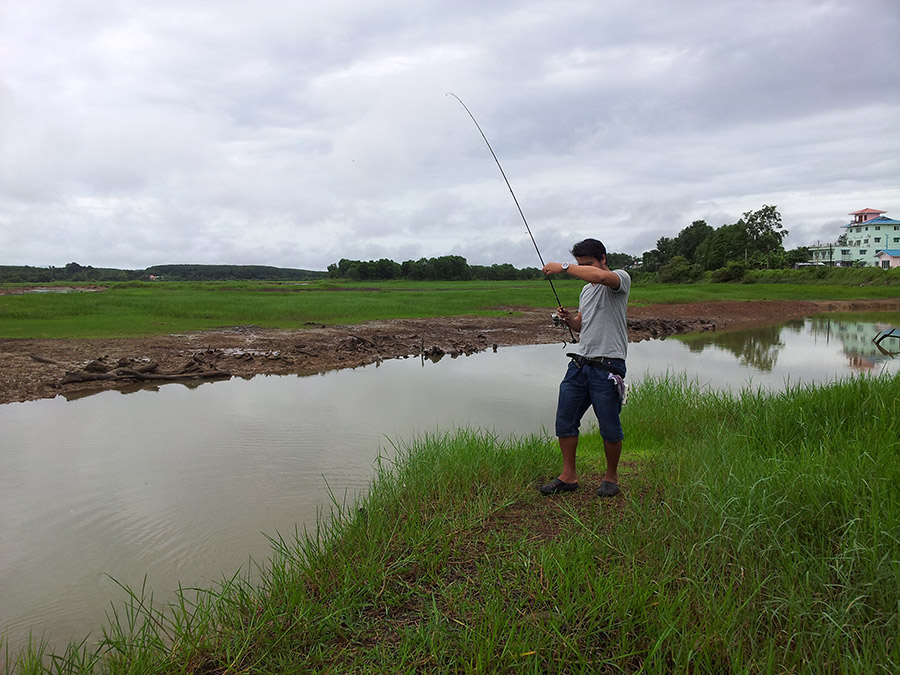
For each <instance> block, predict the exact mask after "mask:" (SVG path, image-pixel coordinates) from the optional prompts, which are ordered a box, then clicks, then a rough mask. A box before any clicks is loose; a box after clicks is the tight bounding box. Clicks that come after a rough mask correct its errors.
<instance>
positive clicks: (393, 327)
mask: <svg viewBox="0 0 900 675" xmlns="http://www.w3.org/2000/svg"><path fill="white" fill-rule="evenodd" d="M875 310H890V311H900V299H894V300H854V301H841V302H838V301H834V302H830V301H829V302H807V301H802V302H801V301H796V302H776V301H752V302H709V303H690V304H681V305H653V306H644V307H631V308H629V315H628V328H629V339H630V340H631V341H632V342H636V341H640V340H646V339H650V338H657V337H665V336H668V335H674V334H677V333H685V332H690V331H701V330H704V331H705V330H723V329H726V328H728V329H734V328H740V327H746V326H749V325H754V324H765V323H776V322H780V321H785V320H788V319H793V318H798V317H802V316H809V315H811V314H815V313H818V312H827V311H875ZM549 314H550V310H535V309H525V310H522V309H514V308H509V310H508V311H507V314H506V315H504V316H497V317H471V316H468V317H450V318H438V319H402V320H388V321H372V322H369V323H364V324H359V325H355V326H337V327H334V326H331V327H325V326H309V327H307V328H305V329H302V330H291V331H287V330H273V329H264V328H259V327H255V326H238V327H234V328H228V329H222V330H216V331H203V332H199V333H189V334H185V335H161V336H155V337H144V338H117V339H91V340H14V339H0V403H10V402H15V401H28V400H34V399H40V398H52V397H54V396H57V395H62V396H65V397H66V398H78V397H80V396H86V395H88V394H91V393H95V392H97V391H102V390H104V389H120V390H125V389H134V388H140V387H147V386H157V385H159V384H163V383H166V382H171V381H182V382H190V381H198V382H199V381H204V380H215V379H226V378H229V377H252V376H254V375H261V374H277V375H285V374H301V375H307V374H312V373H317V372H322V371H326V370H335V369H338V368H352V367H356V366H362V365H366V364H369V363H374V362H376V361H379V360H386V359H393V358H406V357H419V358H439V357H441V356H443V355H450V356H458V355H460V354H472V353H475V352H478V351H482V350H485V349H493V348H496V347H505V346H510V345H524V344H546V343H552V342H562V341H563V340H564V339H565V338H566V337H568V334H567V333H566V332H565V331H564V329H563V328H558V327H555V326H553V325H552V323H551V321H550V317H549Z"/></svg>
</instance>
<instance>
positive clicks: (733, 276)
mask: <svg viewBox="0 0 900 675" xmlns="http://www.w3.org/2000/svg"><path fill="white" fill-rule="evenodd" d="M746 278H747V265H746V264H744V263H743V262H740V261H737V260H732V261H731V262H730V263H728V264H727V265H725V267H720V268H719V269H717V270H715V271H714V272H713V273H712V281H713V283H715V284H728V283H739V282H742V281H744V280H745V279H746Z"/></svg>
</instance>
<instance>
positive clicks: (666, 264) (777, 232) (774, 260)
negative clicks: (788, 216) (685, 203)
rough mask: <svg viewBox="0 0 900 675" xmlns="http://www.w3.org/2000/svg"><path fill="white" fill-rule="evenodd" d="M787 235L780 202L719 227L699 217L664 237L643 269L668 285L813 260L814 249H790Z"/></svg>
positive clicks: (734, 277) (647, 255) (735, 277)
mask: <svg viewBox="0 0 900 675" xmlns="http://www.w3.org/2000/svg"><path fill="white" fill-rule="evenodd" d="M787 234H788V231H787V230H786V229H784V226H783V225H782V224H781V214H780V213H779V212H778V208H777V207H775V206H768V205H763V206H762V207H761V208H760V209H759V210H757V211H747V212H746V213H744V215H743V216H741V218H740V220H738V221H737V222H736V223H732V224H730V225H722V226H721V227H718V228H714V227H712V226H710V225H707V224H706V221H704V220H695V221H694V222H693V223H691V225H690V226H689V227H686V228H684V229H683V230H681V232H679V233H678V236H676V237H674V238H672V237H660V238H659V239H658V240H657V241H656V248H655V249H653V250H652V251H647V252H645V253H644V255H643V256H642V259H641V262H642V269H643V272H644V274H645V276H646V278H648V280H651V281H659V282H662V283H682V284H683V283H691V282H694V281H700V280H701V279H703V278H709V279H710V280H711V281H714V282H730V281H731V282H733V281H741V280H743V279H745V278H746V275H747V273H748V272H749V271H750V270H762V269H786V268H790V267H793V266H794V265H796V264H797V263H805V262H807V261H808V260H809V249H808V248H805V247H800V248H796V249H793V250H791V251H787V250H785V248H784V246H783V245H782V242H783V241H784V238H785V237H786V236H787Z"/></svg>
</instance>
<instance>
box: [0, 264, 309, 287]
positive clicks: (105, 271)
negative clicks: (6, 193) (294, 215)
mask: <svg viewBox="0 0 900 675" xmlns="http://www.w3.org/2000/svg"><path fill="white" fill-rule="evenodd" d="M325 276H326V273H325V272H317V271H312V270H298V269H290V268H284V267H268V266H266V265H154V266H153V267H148V268H146V269H143V270H122V269H115V268H109V267H91V266H90V265H87V266H85V265H79V264H78V263H77V262H71V263H69V264H68V265H66V266H65V267H30V266H27V265H23V266H17V265H0V283H25V284H46V283H53V282H55V281H80V282H115V281H150V280H154V279H159V280H165V281H313V280H315V279H322V278H324V277H325Z"/></svg>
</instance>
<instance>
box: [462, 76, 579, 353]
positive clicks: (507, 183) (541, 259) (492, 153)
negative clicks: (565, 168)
mask: <svg viewBox="0 0 900 675" xmlns="http://www.w3.org/2000/svg"><path fill="white" fill-rule="evenodd" d="M447 96H452V97H453V98H455V99H456V100H457V101H459V104H460V105H461V106H462V107H463V108H465V111H466V112H467V113H469V117H471V118H472V121H473V122H474V123H475V127H476V128H477V129H478V133H480V134H481V137H482V138H483V139H484V142H485V144H486V145H487V146H488V150H490V151H491V156H492V157H493V158H494V161H495V162H496V163H497V168H498V169H500V175H501V176H503V180H504V181H505V182H506V187H507V188H509V194H510V195H512V198H513V201H514V202H515V203H516V208H517V209H518V210H519V215H520V216H522V222H523V223H525V229H526V230H528V236H529V237H531V243H532V244H534V250H535V251H536V252H537V254H538V260H540V261H541V267H542V268H543V267H544V264H545V263H544V256H542V255H541V251H540V249H539V248H538V245H537V242H536V241H535V240H534V235H533V234H532V233H531V228H530V227H528V221H527V220H526V219H525V214H524V213H523V212H522V207H521V206H520V205H519V200H518V199H516V193H515V192H513V189H512V185H510V184H509V179H508V178H507V177H506V172H505V171H504V170H503V166H502V165H501V164H500V160H499V159H497V153H495V152H494V148H492V147H491V143H490V141H488V139H487V136H485V135H484V131H482V129H481V125H480V124H478V120H476V119H475V115H473V114H472V111H471V110H469V106H467V105H466V104H465V103H463V100H462V99H461V98H460V97H459V96H457V95H456V94H454V93H453V92H449V93H448V94H447ZM547 281H549V282H550V289H551V290H552V291H553V297H554V298H556V306H557V307H562V302H560V299H559V295H558V294H557V292H556V287H555V286H554V285H553V279H551V278H550V277H549V276H548V277H547ZM566 328H568V329H569V336H570V337H571V338H572V342H575V333H573V332H572V328H571V326H569V324H566Z"/></svg>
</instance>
